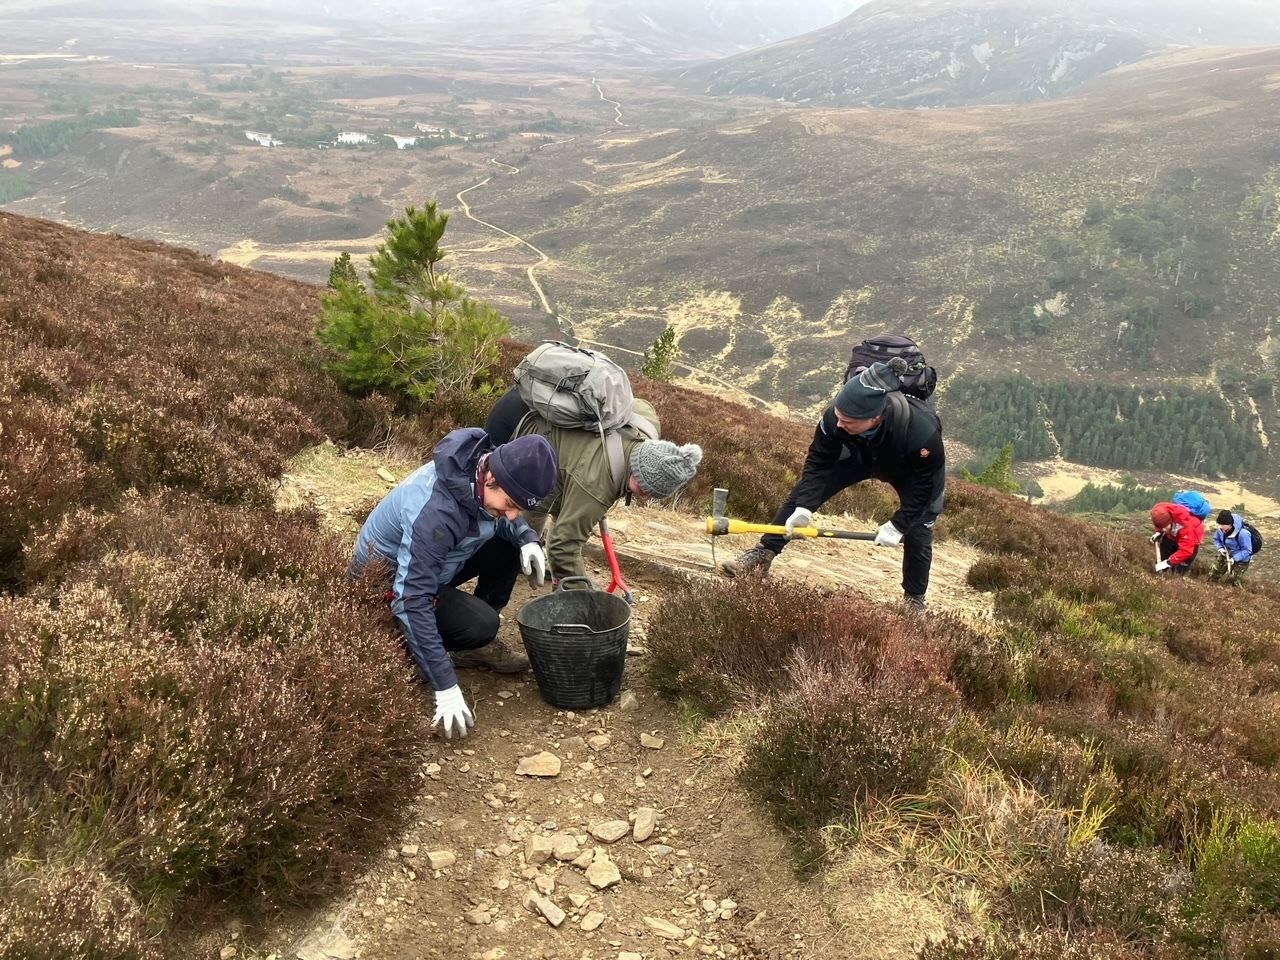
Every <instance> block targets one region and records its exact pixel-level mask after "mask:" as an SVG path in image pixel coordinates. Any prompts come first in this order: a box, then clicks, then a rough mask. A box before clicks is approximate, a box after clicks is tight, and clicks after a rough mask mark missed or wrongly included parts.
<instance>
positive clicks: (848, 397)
mask: <svg viewBox="0 0 1280 960" xmlns="http://www.w3.org/2000/svg"><path fill="white" fill-rule="evenodd" d="M901 387H902V380H901V379H899V377H898V375H897V374H896V373H894V371H893V369H892V368H891V367H890V366H889V365H888V364H885V363H873V364H872V365H871V366H869V367H867V369H865V370H863V371H862V372H861V373H860V374H858V375H857V376H856V377H854V378H853V379H852V380H850V381H849V382H848V383H846V384H845V385H844V386H843V387H841V388H840V392H839V393H838V394H836V409H837V410H839V411H840V412H841V413H842V414H844V415H845V416H846V417H852V418H854V419H855V420H870V419H872V418H873V417H878V416H880V414H882V413H884V408H885V404H887V403H888V402H889V391H890V390H898V389H901Z"/></svg>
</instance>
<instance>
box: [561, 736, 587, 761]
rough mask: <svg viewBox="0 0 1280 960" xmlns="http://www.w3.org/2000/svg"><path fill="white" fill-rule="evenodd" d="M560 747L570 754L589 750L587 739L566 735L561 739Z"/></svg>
mask: <svg viewBox="0 0 1280 960" xmlns="http://www.w3.org/2000/svg"><path fill="white" fill-rule="evenodd" d="M560 749H561V750H563V751H564V752H565V753H567V754H569V755H570V756H575V755H577V754H580V753H586V752H587V741H585V740H583V739H582V738H581V737H565V738H564V739H563V740H561V741H560Z"/></svg>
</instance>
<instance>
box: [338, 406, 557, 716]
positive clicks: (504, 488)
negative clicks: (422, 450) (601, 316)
mask: <svg viewBox="0 0 1280 960" xmlns="http://www.w3.org/2000/svg"><path fill="white" fill-rule="evenodd" d="M555 481H556V454H555V451H554V450H552V449H551V445H550V444H549V443H547V441H546V440H545V439H544V438H543V437H524V438H522V439H520V440H514V441H512V442H511V443H506V444H503V445H501V446H498V447H496V448H495V447H494V445H493V443H492V442H491V441H490V439H489V436H488V435H487V434H486V433H485V432H484V431H483V430H476V429H465V430H454V431H453V432H452V433H450V434H448V435H447V436H446V437H445V438H444V439H443V440H441V441H440V442H439V443H438V444H436V447H435V450H433V451H432V455H431V462H430V463H426V464H424V465H423V466H421V467H419V468H418V469H417V470H415V471H414V472H413V473H411V474H410V475H409V476H408V477H407V478H406V479H405V480H404V481H403V482H402V483H401V484H400V485H399V486H397V487H396V488H395V489H394V490H392V491H391V492H390V493H388V494H387V495H386V496H385V497H384V498H383V499H382V502H381V503H379V504H378V505H377V506H376V507H374V509H373V512H372V513H371V514H369V519H368V520H366V521H365V523H364V526H363V527H362V528H361V530H360V536H359V537H358V538H357V539H356V545H355V551H354V552H353V554H352V556H351V566H350V568H349V570H348V572H349V573H350V575H351V576H352V577H358V576H360V574H361V573H362V572H363V571H364V569H365V567H366V566H367V565H368V564H369V563H370V562H371V561H373V560H375V559H385V560H386V561H387V563H388V570H387V573H388V578H389V580H390V590H389V591H388V593H387V598H388V600H389V601H390V603H391V612H392V614H393V615H394V616H395V618H396V622H397V623H398V624H399V625H400V629H401V630H402V631H404V636H405V640H406V642H407V644H408V647H409V653H410V655H411V656H412V657H413V661H414V663H415V664H417V667H418V669H419V670H420V671H421V672H422V676H423V678H424V679H426V681H427V682H428V683H430V684H431V687H432V689H433V690H435V697H436V711H435V717H434V719H433V721H432V726H435V725H437V724H441V723H443V725H444V735H445V737H446V738H450V739H451V738H452V737H453V735H454V734H455V733H456V734H457V735H458V736H460V737H465V736H466V735H467V732H468V731H469V730H470V729H471V727H472V726H474V724H475V718H474V716H473V715H472V713H471V710H470V708H469V707H468V706H467V704H466V701H465V700H464V699H463V696H462V689H461V688H460V687H459V686H458V678H457V675H456V674H455V673H454V668H455V667H488V668H489V669H491V670H494V671H497V672H500V673H514V672H517V671H519V670H523V669H525V668H527V667H528V666H529V660H528V658H527V657H525V656H523V655H518V654H515V653H513V652H512V651H510V650H509V649H507V647H506V646H505V645H504V644H503V643H502V642H501V641H500V640H498V639H496V638H497V636H498V627H499V624H500V620H499V616H498V611H500V610H501V609H502V608H503V607H505V606H506V605H507V601H508V600H510V599H511V590H512V588H513V587H514V586H515V582H516V577H517V576H518V575H519V572H520V571H521V570H522V569H523V571H524V572H525V573H526V574H529V575H530V576H532V577H535V578H537V579H543V578H544V577H545V575H546V566H547V562H546V556H545V554H544V553H543V551H542V545H541V544H540V543H539V542H538V534H537V533H536V532H535V531H534V530H533V529H532V528H531V527H530V526H529V524H528V523H526V522H525V521H524V520H523V519H522V518H521V514H522V513H523V512H525V511H527V510H531V509H533V508H534V507H536V506H537V505H538V504H539V503H541V502H542V501H543V500H545V499H546V498H547V496H548V495H549V494H550V493H551V489H552V487H553V486H554V485H555ZM392 561H394V568H392V567H390V564H391V562H392ZM471 580H475V581H476V586H475V592H474V594H471V593H464V592H463V591H462V590H460V589H459V587H461V586H462V585H463V584H464V583H467V582H468V581H471Z"/></svg>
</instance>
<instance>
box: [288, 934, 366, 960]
mask: <svg viewBox="0 0 1280 960" xmlns="http://www.w3.org/2000/svg"><path fill="white" fill-rule="evenodd" d="M355 955H356V945H355V944H354V943H352V942H351V941H350V940H349V939H347V936H346V934H344V933H341V932H340V931H336V930H335V931H333V932H331V933H326V934H322V935H319V936H314V937H308V938H307V941H306V942H305V943H304V944H303V945H302V946H301V947H299V948H298V952H297V953H296V954H294V956H296V957H297V958H298V960H355Z"/></svg>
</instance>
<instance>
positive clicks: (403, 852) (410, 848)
mask: <svg viewBox="0 0 1280 960" xmlns="http://www.w3.org/2000/svg"><path fill="white" fill-rule="evenodd" d="M417 855H418V845H417V844H416V843H406V844H405V845H404V846H402V847H401V848H400V856H402V857H416V856H417Z"/></svg>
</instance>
